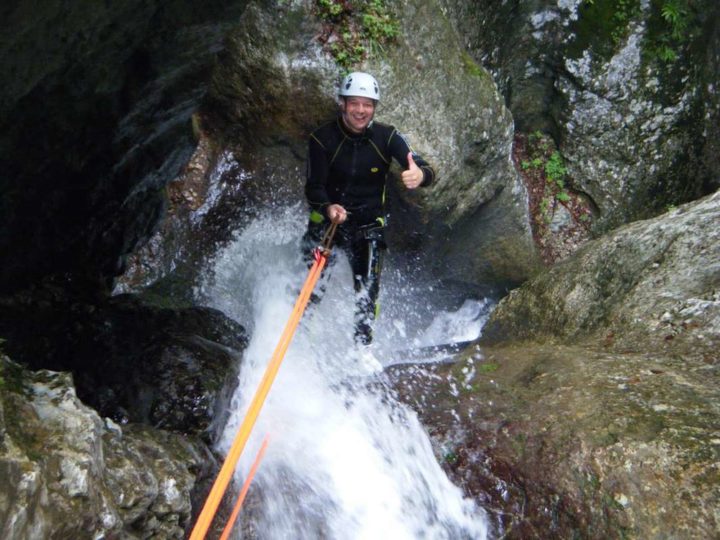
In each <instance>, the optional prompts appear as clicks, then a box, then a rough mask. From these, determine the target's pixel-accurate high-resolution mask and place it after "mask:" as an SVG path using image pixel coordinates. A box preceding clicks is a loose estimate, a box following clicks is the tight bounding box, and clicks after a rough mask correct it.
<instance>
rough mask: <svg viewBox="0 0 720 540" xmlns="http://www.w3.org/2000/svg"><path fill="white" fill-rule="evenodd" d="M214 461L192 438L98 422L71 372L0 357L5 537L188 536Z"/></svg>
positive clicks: (0, 504) (0, 527)
mask: <svg viewBox="0 0 720 540" xmlns="http://www.w3.org/2000/svg"><path fill="white" fill-rule="evenodd" d="M208 462H210V463H212V458H211V456H210V455H209V453H208V450H207V448H206V447H205V445H204V444H202V443H200V442H199V441H196V440H193V439H191V438H188V437H187V436H181V435H175V434H171V433H169V432H162V431H157V430H153V429H151V428H148V427H143V426H140V425H134V426H133V425H126V426H122V427H121V426H119V425H117V424H115V423H113V422H112V421H110V420H108V419H105V420H103V419H101V418H100V417H99V416H98V414H97V413H96V412H95V411H94V410H92V409H90V408H89V407H87V406H86V405H84V404H83V403H82V402H81V401H80V400H79V399H78V398H77V397H76V396H75V390H74V387H73V383H72V378H71V377H70V376H69V375H68V374H67V373H57V372H51V371H38V372H28V371H25V370H23V369H22V368H21V367H20V366H19V365H18V364H15V363H13V362H11V361H10V360H9V359H8V358H7V357H6V356H4V355H2V356H0V471H2V474H0V534H1V535H2V537H3V538H98V537H122V538H128V539H132V538H151V537H152V538H183V537H184V536H185V529H186V527H187V526H188V524H189V521H190V516H191V504H190V502H191V494H192V492H193V490H194V489H195V488H196V485H197V479H198V477H199V476H200V475H201V474H202V473H203V471H205V470H206V468H207V463H208Z"/></svg>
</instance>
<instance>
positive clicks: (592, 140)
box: [444, 0, 720, 231]
mask: <svg viewBox="0 0 720 540" xmlns="http://www.w3.org/2000/svg"><path fill="white" fill-rule="evenodd" d="M444 3H445V5H446V6H447V9H448V11H449V13H451V16H452V18H453V20H454V21H455V23H456V25H457V26H458V28H459V31H460V33H461V34H462V35H463V36H464V38H465V42H466V44H467V46H468V48H469V50H470V51H471V53H472V54H473V56H474V57H475V58H477V59H478V61H479V62H481V63H482V64H483V65H484V66H487V67H488V69H490V70H491V71H492V72H493V74H494V76H495V78H496V80H497V81H498V84H499V86H500V88H501V90H502V92H503V95H504V96H505V100H506V103H507V105H508V107H509V108H510V110H511V111H512V114H513V117H514V118H515V122H516V127H517V129H518V130H519V131H521V132H524V133H531V132H533V131H536V130H540V131H544V132H546V133H549V134H551V135H552V136H553V137H554V138H555V140H556V142H557V144H558V147H559V148H560V151H561V153H562V155H563V156H564V158H565V160H566V162H567V166H568V170H569V174H570V176H571V177H572V180H573V187H574V188H575V189H576V190H578V191H581V192H583V193H585V194H587V195H588V196H589V197H590V198H591V199H592V201H593V202H594V204H595V206H596V207H597V210H598V212H599V216H598V217H599V219H598V220H597V222H596V224H597V226H596V229H597V230H599V231H603V230H607V229H609V228H611V227H613V226H617V225H618V224H621V223H626V222H628V221H632V220H635V219H639V218H645V217H650V216H651V215H654V214H656V213H658V212H661V211H663V210H664V209H665V207H666V206H668V205H674V204H679V203H682V202H687V201H689V200H693V199H695V198H697V197H699V196H702V195H707V194H709V193H711V192H712V191H714V190H715V189H717V187H718V186H719V185H720V180H719V177H718V173H717V171H716V168H715V167H713V166H712V165H710V164H709V162H708V161H707V156H708V155H709V154H708V152H715V153H717V142H716V141H717V138H716V137H714V136H713V133H714V132H715V130H716V129H717V128H716V126H717V124H718V118H720V116H719V115H720V109H719V108H718V98H717V89H716V84H715V81H717V79H718V67H717V66H718V63H717V61H716V60H717V50H718V30H717V28H718V24H717V21H718V16H719V13H718V5H717V3H716V2H711V1H707V2H692V3H688V2H680V3H677V2H676V3H673V5H678V6H680V10H681V11H680V13H681V15H680V16H679V20H680V22H678V23H675V24H676V26H673V24H671V23H670V22H669V20H668V19H667V18H665V17H663V15H662V11H661V10H662V8H663V6H664V3H662V2H621V3H618V2H614V1H611V0H598V1H595V2H585V1H582V0H573V1H569V2H565V1H557V2H555V1H550V0H546V1H534V2H518V1H511V2H495V1H487V2H476V3H465V2H458V1H455V0H447V1H445V2H444ZM677 25H682V26H681V28H682V29H681V30H680V29H679V28H677ZM674 32H675V33H674Z"/></svg>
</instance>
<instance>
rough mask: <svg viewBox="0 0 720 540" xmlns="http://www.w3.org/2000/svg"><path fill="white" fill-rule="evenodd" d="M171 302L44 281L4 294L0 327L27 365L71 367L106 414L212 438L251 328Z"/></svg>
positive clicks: (83, 392) (83, 393)
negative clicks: (82, 291)
mask: <svg viewBox="0 0 720 540" xmlns="http://www.w3.org/2000/svg"><path fill="white" fill-rule="evenodd" d="M168 303H169V301H167V300H166V305H163V306H159V305H157V304H154V303H152V302H151V301H149V300H147V299H145V300H143V299H141V298H139V297H137V296H133V295H121V296H116V297H112V298H109V299H105V300H101V301H97V300H95V301H93V300H91V299H89V298H87V297H78V296H71V295H69V294H68V293H67V291H65V290H64V289H63V288H60V287H51V286H45V287H44V288H37V289H34V290H32V291H27V292H25V293H23V294H20V293H18V294H17V295H15V296H13V297H3V298H0V305H2V308H3V309H2V312H1V313H2V316H0V334H2V335H3V336H4V337H5V338H6V339H7V341H6V343H5V349H6V350H7V351H8V352H9V353H11V354H12V355H13V357H14V358H16V359H17V360H18V361H22V362H23V363H24V364H25V365H27V366H29V367H31V368H33V369H41V368H51V369H53V370H63V371H71V372H72V373H73V375H74V377H75V381H76V384H77V389H78V390H77V391H78V395H79V396H80V398H81V399H82V400H83V401H84V402H85V403H87V404H88V405H90V406H93V407H95V408H96V410H97V411H98V412H99V413H100V414H101V415H102V416H107V417H110V418H111V419H113V421H115V422H117V423H119V424H125V423H128V422H135V423H137V422H143V423H146V424H148V425H151V426H155V427H162V428H165V429H171V430H176V431H182V432H185V433H188V434H197V435H201V436H203V437H205V439H206V440H207V441H210V440H212V438H213V431H214V430H213V427H214V426H215V422H223V421H224V414H225V409H226V404H227V400H228V399H229V396H230V395H231V393H232V391H233V389H234V388H235V385H236V384H237V368H238V365H239V358H240V354H241V353H242V351H243V350H244V348H245V345H246V337H245V330H244V329H243V327H242V326H240V325H239V324H238V323H236V322H234V321H232V320H230V319H229V318H227V317H225V316H224V315H223V314H222V313H220V312H219V311H217V310H214V309H210V308H200V307H178V306H172V305H168ZM17 321H22V324H21V325H18V324H17Z"/></svg>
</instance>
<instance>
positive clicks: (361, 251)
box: [350, 238, 383, 345]
mask: <svg viewBox="0 0 720 540" xmlns="http://www.w3.org/2000/svg"><path fill="white" fill-rule="evenodd" d="M382 258H383V257H382V247H381V242H380V241H379V240H377V239H368V238H359V239H356V240H354V241H353V242H352V246H351V250H350V264H351V266H352V271H353V281H354V285H355V292H356V293H357V297H356V300H355V342H356V343H362V344H364V345H369V344H370V343H371V342H372V339H373V335H372V330H373V323H374V321H375V318H376V317H377V314H378V307H379V306H378V296H379V294H380V272H381V270H382Z"/></svg>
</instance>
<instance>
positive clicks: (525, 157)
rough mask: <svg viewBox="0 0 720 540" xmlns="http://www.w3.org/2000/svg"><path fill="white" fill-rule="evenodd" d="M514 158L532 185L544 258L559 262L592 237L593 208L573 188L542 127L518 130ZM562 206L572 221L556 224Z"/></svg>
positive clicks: (533, 218) (534, 223) (532, 203)
mask: <svg viewBox="0 0 720 540" xmlns="http://www.w3.org/2000/svg"><path fill="white" fill-rule="evenodd" d="M513 158H514V161H515V164H516V167H517V168H518V170H519V172H520V175H521V176H522V178H523V180H524V181H525V185H526V186H527V189H528V195H529V201H528V203H529V207H530V216H531V222H530V226H531V228H532V232H533V238H534V240H535V242H536V244H537V245H538V247H539V248H540V251H541V254H542V258H543V261H544V262H545V263H546V264H551V263H554V262H557V261H558V260H560V259H562V258H564V257H565V256H566V255H567V254H569V253H570V252H572V251H574V249H575V248H576V247H577V246H579V245H580V244H581V243H583V242H584V241H585V240H587V239H588V238H589V235H590V224H591V222H592V210H591V208H590V206H589V204H588V203H587V201H586V199H584V198H583V197H582V196H581V194H579V193H577V192H575V191H574V190H573V189H571V187H570V185H569V184H570V178H569V175H568V171H567V167H566V166H565V162H564V160H563V157H562V155H561V154H560V152H559V151H558V150H557V148H556V146H555V143H554V142H553V140H552V139H551V138H550V137H549V136H548V135H546V134H544V133H542V132H541V131H535V132H533V133H531V134H529V135H524V134H521V133H519V134H517V135H516V137H515V144H514V145H513ZM562 209H564V210H565V211H566V212H567V214H568V215H569V217H570V221H569V222H568V223H567V224H565V225H563V226H562V227H553V226H552V225H553V220H554V218H555V214H556V212H559V211H560V210H562Z"/></svg>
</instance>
